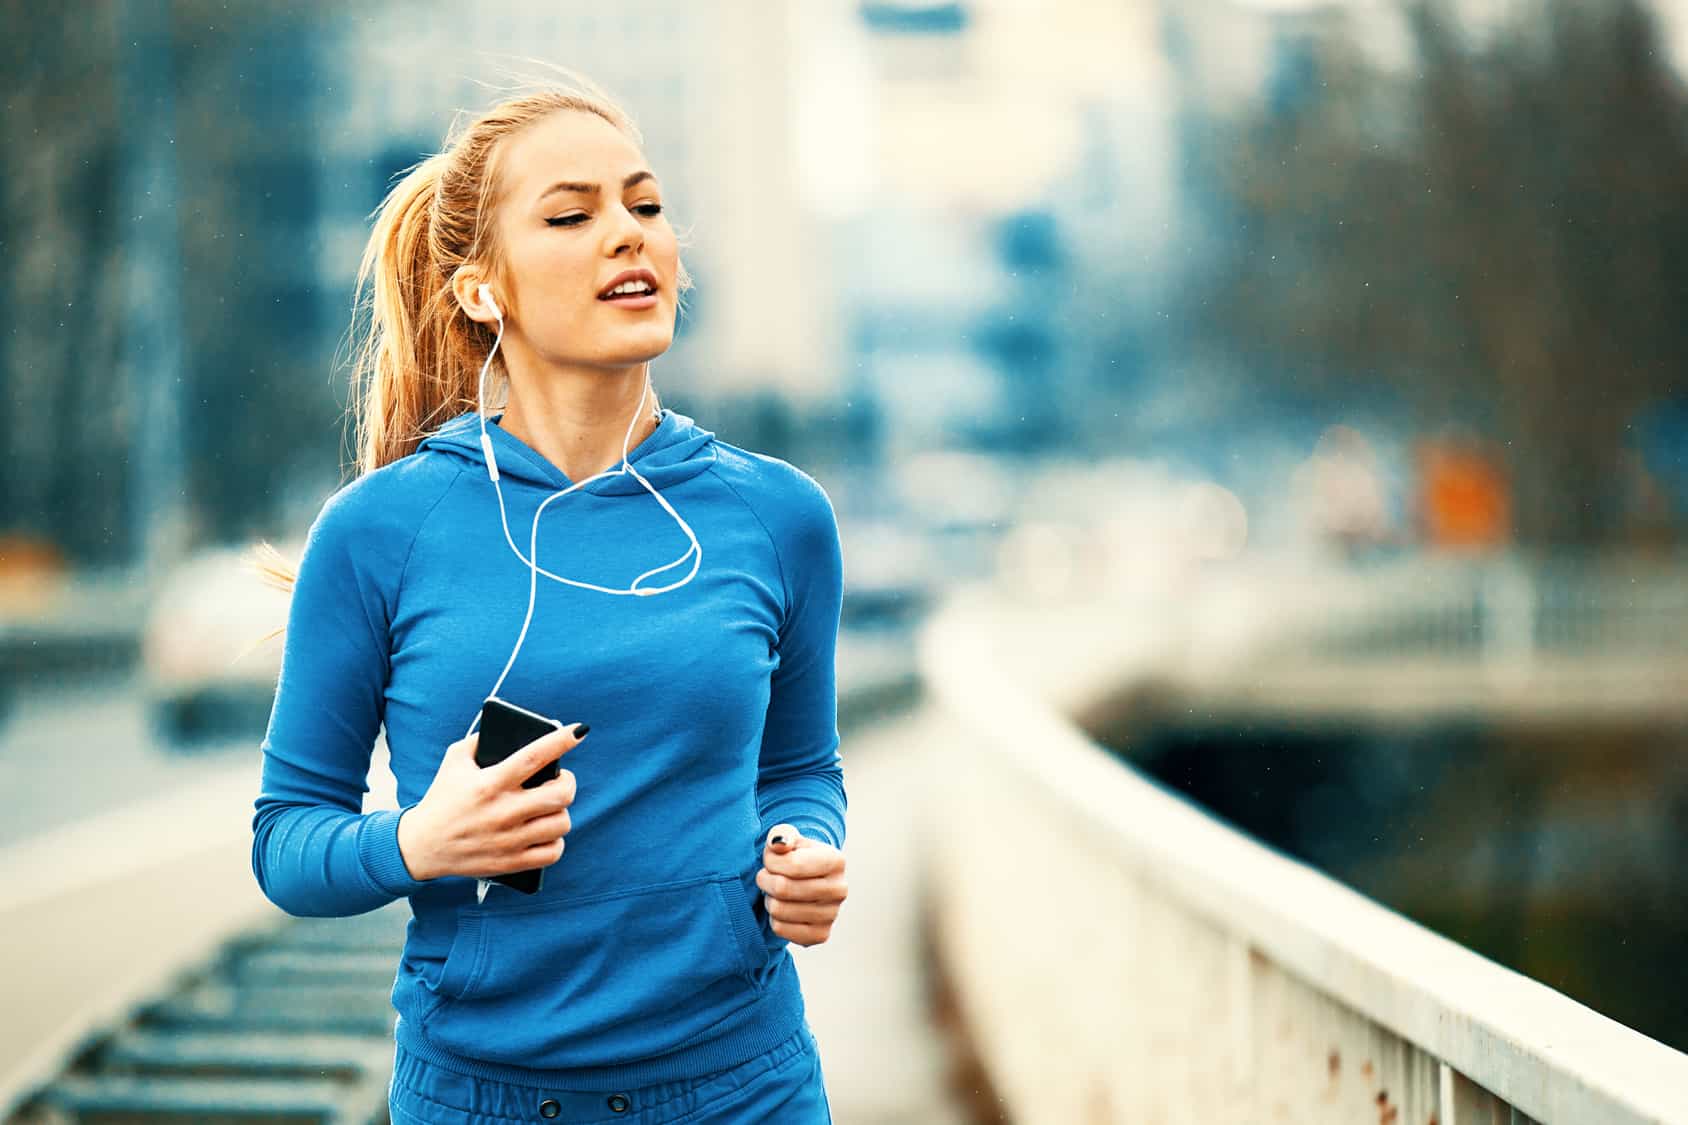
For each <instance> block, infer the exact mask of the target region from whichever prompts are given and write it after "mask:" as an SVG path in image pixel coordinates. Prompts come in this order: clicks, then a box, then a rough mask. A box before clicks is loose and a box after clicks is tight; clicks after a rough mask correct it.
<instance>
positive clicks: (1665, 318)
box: [1192, 0, 1688, 547]
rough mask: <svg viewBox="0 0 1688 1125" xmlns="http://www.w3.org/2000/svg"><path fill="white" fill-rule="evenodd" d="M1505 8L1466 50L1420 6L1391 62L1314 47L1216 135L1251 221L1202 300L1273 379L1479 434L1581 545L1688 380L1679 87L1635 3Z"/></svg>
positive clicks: (1540, 521) (1687, 169)
mask: <svg viewBox="0 0 1688 1125" xmlns="http://www.w3.org/2000/svg"><path fill="white" fill-rule="evenodd" d="M1511 11H1512V17H1511V20H1510V22H1509V23H1508V24H1506V25H1505V26H1503V27H1498V28H1491V29H1490V30H1489V32H1488V33H1486V34H1485V35H1484V36H1483V37H1482V38H1481V40H1478V39H1477V38H1476V37H1474V36H1472V35H1471V34H1469V32H1468V29H1467V28H1465V27H1464V26H1463V25H1462V24H1461V23H1460V21H1459V20H1458V19H1457V17H1456V16H1455V15H1454V14H1453V13H1452V12H1451V10H1450V8H1449V6H1448V5H1447V4H1445V3H1442V2H1438V0H1416V2H1413V3H1410V4H1409V5H1408V6H1407V7H1406V8H1405V9H1404V12H1405V15H1406V19H1407V24H1408V26H1409V27H1410V28H1411V31H1412V39H1413V42H1414V45H1415V47H1416V53H1417V60H1416V65H1409V66H1407V67H1405V68H1404V69H1403V70H1401V71H1390V70H1385V69H1383V68H1381V67H1379V66H1376V65H1374V64H1371V63H1369V62H1368V61H1367V60H1366V59H1365V57H1364V56H1363V55H1362V53H1361V52H1360V51H1359V50H1357V49H1356V48H1355V47H1354V46H1353V44H1352V43H1351V42H1348V41H1346V40H1345V39H1343V38H1342V37H1339V36H1333V37H1330V38H1327V39H1324V40H1322V41H1321V43H1320V44H1319V46H1318V48H1317V50H1316V51H1315V53H1314V56H1313V60H1312V63H1311V65H1312V66H1313V68H1314V72H1313V74H1312V76H1311V77H1309V76H1307V75H1303V77H1304V79H1305V80H1304V81H1303V83H1302V84H1301V86H1302V88H1303V89H1307V88H1309V87H1310V88H1312V89H1313V90H1314V91H1315V96H1310V97H1302V98H1296V99H1290V100H1284V99H1276V100H1274V101H1273V103H1272V104H1270V105H1267V106H1262V107H1260V108H1258V109H1257V110H1255V111H1254V112H1253V113H1252V114H1251V115H1250V116H1248V117H1247V118H1246V119H1243V120H1240V121H1237V122H1235V123H1233V125H1234V133H1235V135H1234V136H1232V137H1230V138H1228V139H1226V140H1225V141H1224V142H1222V144H1221V149H1222V151H1225V152H1226V153H1227V156H1226V158H1225V159H1224V160H1222V162H1221V166H1222V167H1223V168H1224V169H1225V174H1226V175H1227V177H1228V179H1229V189H1230V193H1231V194H1232V196H1233V198H1234V199H1235V201H1236V202H1237V204H1238V206H1239V208H1240V211H1241V214H1242V216H1243V221H1242V222H1241V223H1240V224H1239V225H1238V228H1237V230H1236V232H1235V237H1234V241H1233V242H1232V247H1233V251H1232V253H1231V254H1229V255H1228V256H1227V260H1225V261H1223V262H1222V263H1221V266H1220V273H1219V276H1218V277H1217V278H1216V279H1209V280H1208V281H1206V282H1204V283H1203V284H1202V286H1201V287H1200V291H1199V292H1198V294H1197V296H1198V297H1199V298H1200V301H1193V302H1192V307H1196V308H1201V307H1204V306H1203V305H1202V304H1201V302H1202V301H1205V302H1206V305H1205V307H1206V308H1208V309H1211V310H1212V316H1213V317H1214V320H1215V322H1216V323H1215V328H1216V329H1217V331H1218V332H1219V333H1220V334H1222V336H1223V337H1224V338H1225V339H1227V340H1228V341H1229V344H1230V346H1231V347H1232V348H1234V349H1236V350H1239V351H1241V352H1243V353H1245V354H1254V355H1256V356H1259V357H1260V358H1261V359H1263V360H1266V361H1267V362H1266V363H1264V364H1262V365H1261V366H1263V367H1266V368H1268V369H1270V368H1272V367H1279V368H1282V367H1283V366H1284V365H1286V364H1287V365H1288V368H1289V369H1290V370H1292V371H1294V372H1295V373H1296V376H1295V377H1297V378H1302V377H1312V378H1315V379H1317V378H1323V379H1325V380H1327V384H1328V380H1331V379H1335V380H1340V381H1342V382H1343V383H1344V384H1348V383H1352V381H1353V380H1355V379H1356V378H1361V379H1365V378H1376V379H1383V380H1385V381H1387V383H1388V384H1390V385H1392V386H1393V387H1395V388H1397V389H1399V390H1401V391H1402V392H1403V394H1404V397H1405V398H1406V400H1407V401H1409V402H1410V403H1411V404H1412V405H1413V406H1414V408H1415V409H1416V410H1417V412H1418V414H1419V416H1420V420H1421V422H1422V424H1423V425H1424V426H1425V427H1426V428H1434V427H1436V426H1439V425H1441V424H1443V423H1445V422H1448V421H1451V420H1463V421H1472V422H1474V423H1475V424H1477V425H1478V426H1479V427H1482V428H1484V429H1486V430H1487V431H1488V432H1489V433H1491V434H1492V435H1493V436H1494V438H1495V439H1497V441H1498V442H1499V443H1500V448H1501V449H1502V450H1504V452H1505V455H1506V457H1507V460H1508V466H1507V468H1508V469H1509V475H1510V476H1511V478H1512V480H1513V481H1514V484H1515V488H1516V492H1515V499H1514V503H1515V509H1514V517H1515V524H1514V526H1515V528H1516V530H1517V534H1518V537H1519V539H1520V541H1521V542H1523V543H1525V544H1527V545H1531V546H1537V547H1548V546H1573V547H1575V546H1593V545H1599V544H1602V543H1606V542H1610V541H1611V540H1612V539H1613V538H1614V537H1615V536H1617V535H1618V534H1620V531H1621V523H1622V520H1621V512H1622V509H1623V497H1622V496H1620V495H1618V488H1617V486H1616V484H1615V482H1617V481H1619V480H1620V479H1622V478H1621V476H1620V473H1619V468H1620V466H1621V465H1622V464H1623V463H1624V461H1623V459H1624V457H1625V450H1626V438H1627V430H1628V428H1629V427H1630V426H1631V424H1632V422H1633V419H1634V418H1635V417H1636V416H1637V413H1638V412H1639V411H1640V410H1641V409H1642V408H1643V407H1644V406H1646V405H1647V404H1649V403H1651V402H1654V401H1656V400H1658V399H1659V398H1661V397H1664V396H1666V395H1668V394H1669V393H1670V392H1672V391H1673V390H1676V389H1678V388H1680V387H1682V386H1683V384H1684V381H1685V380H1684V374H1683V372H1684V365H1685V363H1688V318H1685V317H1684V315H1683V313H1682V302H1683V299H1684V297H1685V296H1688V208H1685V207H1684V206H1683V200H1684V199H1688V98H1685V96H1684V90H1683V86H1682V83H1681V81H1680V79H1679V78H1678V77H1677V75H1676V73H1675V72H1674V71H1673V70H1672V69H1671V66H1670V62H1669V59H1668V52H1667V50H1666V47H1665V45H1664V44H1663V42H1662V41H1661V40H1660V37H1659V35H1658V31H1657V29H1656V27H1655V24H1654V22H1653V17H1652V16H1651V14H1650V12H1649V11H1648V10H1646V9H1645V8H1644V7H1643V6H1642V4H1641V3H1640V2H1639V0H1610V2H1603V3H1599V4H1587V3H1582V2H1580V0H1529V2H1526V3H1522V4H1518V5H1515V6H1514V7H1513V8H1512V9H1511ZM1303 64H1304V65H1308V64H1307V62H1306V60H1303ZM1315 81H1316V82H1317V83H1318V85H1313V82H1315Z"/></svg>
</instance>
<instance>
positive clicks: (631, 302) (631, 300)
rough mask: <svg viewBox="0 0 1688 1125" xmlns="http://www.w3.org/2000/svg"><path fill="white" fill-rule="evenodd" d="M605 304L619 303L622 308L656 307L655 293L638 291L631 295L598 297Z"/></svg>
mask: <svg viewBox="0 0 1688 1125" xmlns="http://www.w3.org/2000/svg"><path fill="white" fill-rule="evenodd" d="M598 300H599V301H602V302H603V303H604V304H606V305H620V306H621V307H622V308H624V309H651V308H655V307H656V294H655V293H640V294H637V295H635V296H631V297H599V298H598Z"/></svg>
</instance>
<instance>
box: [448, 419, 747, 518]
mask: <svg viewBox="0 0 1688 1125" xmlns="http://www.w3.org/2000/svg"><path fill="white" fill-rule="evenodd" d="M503 417H504V415H503V413H502V412H500V413H498V414H491V415H488V416H487V424H486V432H487V434H488V436H490V437H491V438H492V448H493V452H494V453H495V454H496V456H497V457H498V477H499V480H500V482H503V481H505V480H509V479H512V478H514V479H516V480H520V481H524V482H526V483H528V484H532V485H535V486H537V487H540V488H544V489H546V490H548V491H556V490H558V489H563V488H568V487H569V486H570V485H572V484H574V481H572V480H570V479H569V478H568V477H567V475H565V474H564V473H563V471H562V470H561V469H559V468H557V466H556V465H554V464H552V463H551V462H550V461H549V460H548V459H547V458H546V457H545V456H544V455H543V454H541V453H540V452H539V451H538V450H536V449H534V448H533V447H532V446H530V445H528V444H527V443H526V442H524V441H522V440H521V439H520V438H518V437H516V436H515V435H513V434H511V433H510V432H509V431H508V430H506V429H504V427H502V426H500V425H498V424H497V423H498V421H499V420H500V419H501V418H503ZM416 452H418V453H423V452H428V453H434V454H438V455H443V456H446V457H459V458H462V459H463V460H464V461H469V462H472V463H473V464H474V465H475V466H476V470H475V471H476V472H478V473H481V474H482V475H483V476H484V475H485V474H486V455H485V454H484V453H483V452H482V450H481V425H480V421H479V419H478V417H477V416H476V412H475V411H473V410H466V411H464V412H463V413H462V414H459V415H458V416H457V417H455V418H453V419H451V421H449V422H447V423H446V424H445V425H443V426H441V427H440V428H439V429H438V430H436V431H435V432H434V433H432V434H429V435H428V436H427V437H425V438H423V439H422V442H421V444H419V445H418V446H417V447H416ZM715 453H716V451H715V434H714V431H712V430H706V429H703V428H702V427H701V426H699V425H698V424H697V423H696V422H694V421H693V420H692V419H691V418H689V417H687V416H686V415H684V414H680V413H677V412H676V411H673V410H670V409H668V408H667V407H664V408H663V410H662V420H661V421H660V422H658V423H657V427H656V429H654V430H652V431H651V432H650V434H649V435H647V436H646V438H645V440H644V441H641V442H640V443H639V444H638V445H635V446H634V447H633V448H632V449H630V450H628V451H627V460H628V462H629V463H630V464H632V466H633V467H634V468H635V469H637V470H638V471H639V475H640V476H642V477H644V478H645V479H646V480H648V481H650V482H651V487H652V488H654V489H656V490H657V491H659V492H660V491H662V490H664V489H666V488H667V487H668V486H669V485H672V484H678V483H679V482H681V481H683V480H690V479H691V478H692V477H695V476H697V475H698V474H699V473H701V472H703V471H704V470H705V469H707V468H709V466H710V465H712V464H714V463H715ZM608 472H609V474H610V475H607V476H600V477H599V478H598V479H597V480H594V481H592V482H591V483H590V484H586V485H584V486H582V487H581V489H580V491H581V492H591V493H594V494H596V495H599V496H631V495H633V494H635V493H637V494H638V495H641V496H642V495H645V494H646V493H645V486H644V485H642V484H640V483H639V481H638V479H637V478H635V477H634V476H633V474H632V473H629V472H626V471H624V470H623V469H622V466H621V460H620V459H619V458H617V460H616V463H615V464H614V465H613V466H611V468H610V469H609V470H608Z"/></svg>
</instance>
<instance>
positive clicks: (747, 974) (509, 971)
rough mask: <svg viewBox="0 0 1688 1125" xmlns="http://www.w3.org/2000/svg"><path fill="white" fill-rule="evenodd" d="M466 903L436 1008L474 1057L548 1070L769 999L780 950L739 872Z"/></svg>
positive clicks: (665, 1043)
mask: <svg viewBox="0 0 1688 1125" xmlns="http://www.w3.org/2000/svg"><path fill="white" fill-rule="evenodd" d="M493 896H494V897H493V898H492V900H491V901H490V902H488V903H484V904H481V905H476V906H466V907H463V908H462V909H461V910H460V911H459V913H458V920H457V930H456V934H455V936H454V938H453V941H452V945H451V950H450V952H449V953H448V954H447V956H446V961H445V965H444V968H443V969H442V971H441V974H440V978H439V983H438V985H437V986H436V987H435V992H436V993H437V994H438V996H439V1001H438V1003H436V1004H435V1005H434V1006H433V1007H432V1009H431V1010H430V1011H429V1012H428V1014H427V1016H426V1018H425V1020H424V1029H425V1034H426V1035H427V1037H428V1038H429V1039H430V1040H431V1041H433V1042H434V1043H437V1044H438V1045H439V1046H441V1047H443V1048H445V1049H446V1050H448V1051H453V1052H456V1053H459V1054H463V1055H467V1056H469V1057H471V1058H479V1059H487V1060H491V1061H496V1062H506V1063H510V1064H513V1065H517V1066H527V1067H536V1068H543V1069H553V1068H568V1067H576V1066H600V1065H604V1064H606V1063H613V1062H624V1061H626V1060H627V1059H629V1058H641V1057H645V1056H649V1055H655V1054H661V1053H663V1052H665V1051H669V1050H672V1049H674V1048H675V1047H678V1046H680V1045H682V1044H683V1043H685V1042H686V1041H687V1040H689V1039H692V1038H695V1037H696V1036H697V1035H698V1034H700V1033H701V1032H704V1031H706V1030H707V1029H708V1028H709V1027H710V1025H712V1024H715V1023H718V1022H719V1021H721V1020H722V1019H724V1018H725V1017H727V1016H729V1015H731V1014H732V1012H733V1011H735V1010H737V1009H739V1008H741V1007H743V1006H745V1005H746V1004H750V1003H752V1002H754V1001H755V1000H756V998H757V997H758V995H759V994H760V992H761V987H762V986H761V985H760V984H759V983H758V981H759V978H760V974H759V970H760V969H761V968H762V966H763V965H764V963H765V962H766V960H767V958H768V956H769V950H768V946H767V944H766V941H765V938H764V934H763V931H762V928H761V926H760V925H759V924H758V921H757V917H756V913H755V911H754V909H753V908H752V906H751V903H750V900H749V898H748V897H747V895H746V892H745V888H744V882H743V880H742V879H740V878H739V877H738V876H737V875H707V876H703V877H701V878H695V879H684V880H677V881H674V882H667V883H653V884H648V885H645V886H640V887H632V888H627V889H624V890H619V891H614V892H609V893H605V894H598V895H588V896H584V897H579V898H566V899H540V900H538V901H532V902H510V901H508V900H507V899H506V898H505V896H502V895H500V894H499V893H498V890H497V889H496V888H495V889H494V891H493Z"/></svg>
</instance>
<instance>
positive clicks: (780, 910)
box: [756, 824, 849, 945]
mask: <svg viewBox="0 0 1688 1125" xmlns="http://www.w3.org/2000/svg"><path fill="white" fill-rule="evenodd" d="M776 837H778V838H780V841H781V842H779V843H775V842H774V841H775V838H776ZM756 885H757V886H758V887H760V888H762V901H763V903H764V905H766V907H767V909H768V919H769V925H770V926H771V927H772V929H773V931H774V933H776V934H778V935H779V936H780V937H782V938H785V939H786V940H787V941H790V942H795V943H796V944H798V945H819V944H820V943H821V942H823V941H825V940H826V939H827V938H829V937H831V936H832V923H833V922H834V921H836V920H837V918H838V908H839V907H841V906H843V905H844V898H845V896H846V895H848V894H849V887H848V886H847V885H846V883H845V881H844V853H843V852H841V851H839V850H838V849H837V848H835V847H833V846H832V845H831V844H828V843H826V842H824V841H822V840H811V839H809V838H808V837H806V836H801V835H799V834H798V832H797V829H795V828H793V827H792V826H791V825H789V824H776V825H774V827H773V828H772V829H770V830H769V832H768V841H767V843H766V844H764V845H763V848H762V870H760V871H758V872H757V873H756Z"/></svg>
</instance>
